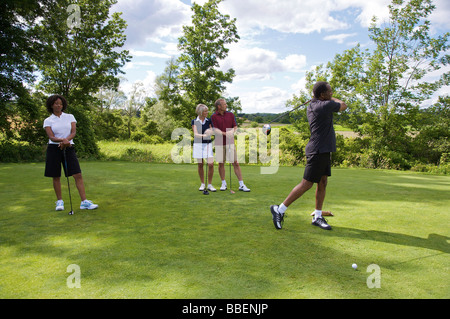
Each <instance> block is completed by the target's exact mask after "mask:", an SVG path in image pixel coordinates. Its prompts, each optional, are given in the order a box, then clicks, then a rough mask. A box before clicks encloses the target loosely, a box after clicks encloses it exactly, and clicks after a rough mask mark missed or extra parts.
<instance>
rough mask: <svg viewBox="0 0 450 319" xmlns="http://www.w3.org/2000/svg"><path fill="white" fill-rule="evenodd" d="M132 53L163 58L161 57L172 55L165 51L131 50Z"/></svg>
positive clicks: (166, 57)
mask: <svg viewBox="0 0 450 319" xmlns="http://www.w3.org/2000/svg"><path fill="white" fill-rule="evenodd" d="M130 54H131V55H132V56H133V57H148V58H161V59H168V58H170V55H167V54H164V53H156V52H150V51H139V50H130Z"/></svg>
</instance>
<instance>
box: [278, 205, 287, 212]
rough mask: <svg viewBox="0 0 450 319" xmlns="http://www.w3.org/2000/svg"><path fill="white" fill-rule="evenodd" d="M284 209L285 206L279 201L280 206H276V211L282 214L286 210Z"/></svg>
mask: <svg viewBox="0 0 450 319" xmlns="http://www.w3.org/2000/svg"><path fill="white" fill-rule="evenodd" d="M286 209H287V207H286V206H284V204H283V203H281V204H280V206H278V212H279V213H280V214H284V213H285V212H286Z"/></svg>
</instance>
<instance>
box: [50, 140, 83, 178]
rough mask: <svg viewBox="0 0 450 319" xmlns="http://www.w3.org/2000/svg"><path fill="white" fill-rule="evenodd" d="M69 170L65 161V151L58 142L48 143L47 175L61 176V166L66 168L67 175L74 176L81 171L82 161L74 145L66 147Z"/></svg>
mask: <svg viewBox="0 0 450 319" xmlns="http://www.w3.org/2000/svg"><path fill="white" fill-rule="evenodd" d="M65 153H66V159H67V170H68V172H66V167H65V161H64V152H63V151H62V150H61V149H60V148H59V147H58V145H56V144H48V146H47V156H46V159H45V173H44V175H45V176H46V177H61V166H62V167H63V169H64V173H65V176H72V175H75V174H78V173H81V168H80V163H79V162H78V158H77V154H76V152H75V148H74V147H73V146H71V147H67V148H66V151H65Z"/></svg>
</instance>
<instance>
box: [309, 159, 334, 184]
mask: <svg viewBox="0 0 450 319" xmlns="http://www.w3.org/2000/svg"><path fill="white" fill-rule="evenodd" d="M322 176H331V153H321V154H314V155H309V156H306V167H305V172H304V174H303V179H306V180H307V181H309V182H312V183H318V182H320V180H321V178H322Z"/></svg>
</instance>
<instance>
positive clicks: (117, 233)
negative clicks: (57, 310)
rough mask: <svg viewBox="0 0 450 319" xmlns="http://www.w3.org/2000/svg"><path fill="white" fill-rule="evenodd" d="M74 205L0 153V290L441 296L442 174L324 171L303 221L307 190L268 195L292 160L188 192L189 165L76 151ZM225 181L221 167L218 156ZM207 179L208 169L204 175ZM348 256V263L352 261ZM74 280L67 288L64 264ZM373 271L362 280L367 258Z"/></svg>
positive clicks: (445, 291)
mask: <svg viewBox="0 0 450 319" xmlns="http://www.w3.org/2000/svg"><path fill="white" fill-rule="evenodd" d="M81 168H82V170H83V175H84V180H85V184H86V192H87V195H88V199H91V200H93V201H94V202H95V203H97V204H99V206H100V207H99V209H97V210H94V211H80V210H79V205H80V198H79V196H78V193H77V191H76V188H75V184H74V181H73V179H71V180H70V183H71V191H72V199H73V206H74V211H75V215H73V216H68V215H67V213H68V211H69V210H70V204H69V197H68V192H67V183H66V180H65V179H62V182H63V183H62V184H63V197H64V201H65V211H64V212H55V211H54V208H55V205H54V202H55V200H56V199H55V195H54V191H53V188H52V183H51V179H49V178H45V177H44V176H43V174H44V163H37V164H0V202H1V203H2V207H1V213H0V298H217V299H222V298H244V299H245V298H274V299H276V298H289V299H291V298H295V299H297V298H449V297H450V275H449V273H450V272H449V265H450V258H449V253H450V247H449V239H450V228H449V217H450V208H449V207H450V196H449V194H450V176H435V175H424V174H419V173H410V172H399V171H380V170H363V169H337V168H336V169H333V171H332V174H333V176H331V177H330V178H329V183H328V188H327V196H326V199H325V206H324V210H331V211H332V212H333V213H334V214H335V217H330V218H328V222H329V224H330V225H331V226H332V227H333V230H332V231H325V230H321V229H319V228H317V227H314V226H312V225H311V217H310V216H309V215H310V213H311V212H312V211H313V210H314V190H310V191H309V192H307V193H306V194H305V195H304V197H302V198H301V199H299V200H298V201H297V202H295V203H294V204H293V205H292V206H291V207H290V208H289V210H288V213H287V218H286V219H285V223H284V228H283V229H282V230H279V231H277V230H275V228H274V226H273V224H272V215H271V213H270V209H269V207H270V205H272V204H280V203H281V201H282V200H283V199H284V198H285V197H286V195H287V194H288V193H289V191H290V190H291V189H292V188H293V187H294V186H295V185H296V184H297V183H298V182H299V181H300V179H301V177H302V176H303V168H301V167H280V169H279V171H278V173H277V174H275V175H261V174H260V168H259V167H257V166H243V167H242V171H243V174H244V180H245V182H246V184H247V186H248V187H249V188H251V192H250V193H243V192H238V191H237V185H238V183H237V180H236V179H235V178H234V179H233V184H232V186H233V189H234V190H235V191H236V194H230V192H229V191H225V192H220V191H217V192H216V193H211V194H210V195H209V196H204V195H202V192H199V191H198V190H197V189H198V187H199V186H200V182H199V179H198V176H197V168H196V165H175V164H146V163H131V162H119V161H116V162H81ZM226 172H227V179H228V178H229V175H228V166H227V171H226ZM213 185H214V186H215V187H216V188H217V189H218V188H219V186H220V183H219V175H218V172H217V167H215V175H214V183H213ZM352 263H356V264H358V269H357V270H353V269H352V267H351V265H352ZM73 264H75V265H78V266H79V269H80V279H81V288H69V286H68V285H67V279H68V277H69V276H71V274H72V272H67V268H68V266H69V265H73ZM371 264H376V265H378V266H379V269H380V270H381V275H380V276H379V279H380V283H381V287H380V288H369V287H368V285H367V280H368V278H369V276H371V275H372V273H371V272H367V267H368V266H369V265H371Z"/></svg>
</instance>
